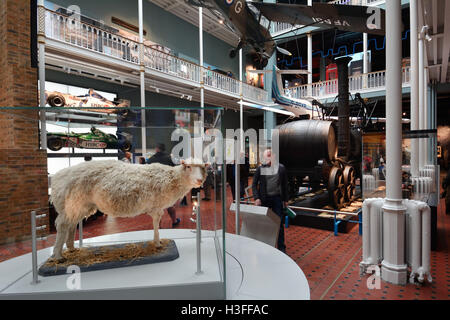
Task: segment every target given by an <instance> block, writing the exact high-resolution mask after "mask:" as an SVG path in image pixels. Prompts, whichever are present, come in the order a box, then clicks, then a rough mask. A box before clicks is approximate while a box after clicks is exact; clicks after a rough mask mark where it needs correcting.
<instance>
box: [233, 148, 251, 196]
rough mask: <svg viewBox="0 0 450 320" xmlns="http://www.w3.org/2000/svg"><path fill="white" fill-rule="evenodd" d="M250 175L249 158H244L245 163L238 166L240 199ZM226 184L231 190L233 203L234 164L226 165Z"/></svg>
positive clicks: (234, 193) (234, 186)
mask: <svg viewBox="0 0 450 320" xmlns="http://www.w3.org/2000/svg"><path fill="white" fill-rule="evenodd" d="M249 175H250V162H249V158H248V157H247V156H246V157H245V163H243V164H241V165H240V166H239V178H240V189H241V190H240V192H239V194H240V197H241V198H243V197H244V195H245V188H246V187H248V177H249ZM227 182H228V184H229V185H230V188H231V195H232V196H233V201H234V200H235V198H236V165H235V163H233V164H231V165H227Z"/></svg>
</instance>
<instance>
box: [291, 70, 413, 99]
mask: <svg viewBox="0 0 450 320" xmlns="http://www.w3.org/2000/svg"><path fill="white" fill-rule="evenodd" d="M410 77H411V72H410V68H409V67H406V68H403V72H402V84H403V86H408V85H409V81H410ZM348 81H349V89H350V92H351V93H357V92H360V93H363V92H368V91H376V90H384V89H385V87H386V71H377V72H371V73H367V74H360V75H356V76H352V77H350V78H349V80H348ZM308 91H310V92H308ZM285 92H286V95H288V96H290V97H292V98H296V99H302V98H306V97H311V98H315V99H324V98H329V97H334V96H336V95H338V80H337V79H334V80H328V81H323V82H317V83H313V84H311V85H308V84H305V85H300V86H297V87H290V88H287V89H285Z"/></svg>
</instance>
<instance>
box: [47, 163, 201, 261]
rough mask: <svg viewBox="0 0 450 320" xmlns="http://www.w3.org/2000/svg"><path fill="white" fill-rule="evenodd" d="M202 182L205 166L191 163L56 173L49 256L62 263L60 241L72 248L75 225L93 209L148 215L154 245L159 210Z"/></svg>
mask: <svg viewBox="0 0 450 320" xmlns="http://www.w3.org/2000/svg"><path fill="white" fill-rule="evenodd" d="M205 178H206V165H205V164H203V163H202V162H201V161H199V160H194V159H189V160H187V161H182V162H181V165H178V166H175V167H170V166H166V165H162V164H159V163H153V164H150V165H138V164H129V163H125V162H123V161H116V160H106V161H88V162H84V163H81V164H78V165H76V166H73V167H69V168H66V169H63V170H61V171H59V172H58V173H56V174H55V175H54V176H53V178H52V185H51V187H52V192H51V201H52V203H53V205H54V207H55V210H56V211H57V212H58V216H57V218H56V221H55V223H56V231H57V234H56V242H55V247H54V249H53V255H54V258H55V259H57V260H60V261H62V260H64V259H63V257H62V248H63V245H64V243H66V245H67V248H68V249H69V250H72V249H74V239H75V232H76V228H77V224H78V223H79V222H80V221H81V220H82V219H84V218H87V217H89V216H90V215H92V214H94V213H95V212H96V211H97V210H100V211H101V212H103V213H105V214H108V215H110V216H113V217H134V216H137V215H140V214H143V213H147V214H149V215H150V216H151V217H152V218H153V226H154V239H153V240H154V243H155V245H156V246H157V247H160V246H161V243H160V239H159V222H160V220H161V217H162V216H163V214H164V209H166V208H168V207H171V206H173V205H174V204H175V203H176V202H177V200H179V199H181V198H182V197H183V196H184V195H185V194H186V193H188V192H189V191H190V190H191V189H192V188H198V187H200V186H201V185H202V184H203V182H204V181H205Z"/></svg>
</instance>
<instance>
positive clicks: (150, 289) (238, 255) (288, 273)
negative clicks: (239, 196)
mask: <svg viewBox="0 0 450 320" xmlns="http://www.w3.org/2000/svg"><path fill="white" fill-rule="evenodd" d="M212 234H213V232H212V231H202V271H203V273H202V274H201V275H196V274H195V272H196V263H197V262H196V261H197V260H196V251H195V233H193V232H192V231H191V230H187V229H184V230H183V229H175V230H173V229H170V230H160V236H161V238H170V239H174V240H175V242H176V244H177V247H178V250H179V253H180V258H178V259H176V260H174V261H170V262H162V263H156V264H152V265H143V266H133V267H126V268H117V269H110V270H102V271H92V272H85V273H82V274H81V290H69V289H67V287H66V281H67V279H68V278H69V277H70V276H71V275H70V274H67V275H61V276H53V277H39V280H40V281H41V282H40V283H39V284H37V285H31V279H32V275H31V253H30V254H25V255H23V256H20V257H16V258H13V259H10V260H7V261H4V262H2V263H0V300H1V299H11V298H12V299H17V298H25V299H189V300H195V299H223V283H221V281H220V280H221V279H220V272H219V264H218V258H217V254H216V245H215V244H214V239H213V238H212ZM193 237H194V238H193ZM148 239H153V231H135V232H126V233H118V234H112V235H105V236H100V237H94V238H88V239H84V240H83V244H85V245H88V244H92V243H95V244H96V245H99V244H102V243H108V244H111V243H121V242H130V241H142V240H148ZM51 252H52V248H47V249H43V250H39V251H38V263H39V264H40V263H43V262H44V261H45V260H46V259H47V258H48V257H49V256H50V255H51ZM226 252H227V255H226V271H227V273H226V286H227V290H226V291H227V292H226V298H227V299H234V300H246V299H251V300H256V299H266V300H278V299H279V300H286V299H294V300H308V299H309V298H310V293H309V286H308V281H307V280H306V277H305V275H304V274H303V272H302V271H301V269H300V268H299V267H298V265H297V264H296V263H295V262H294V261H293V260H292V259H291V258H289V257H288V256H287V255H285V254H283V253H282V252H280V251H279V250H277V249H275V248H273V247H271V246H269V245H266V244H264V243H262V242H260V241H256V240H253V239H250V238H246V237H241V236H236V235H232V234H226ZM150 275H156V276H150ZM162 284H164V285H162ZM167 284H169V285H167Z"/></svg>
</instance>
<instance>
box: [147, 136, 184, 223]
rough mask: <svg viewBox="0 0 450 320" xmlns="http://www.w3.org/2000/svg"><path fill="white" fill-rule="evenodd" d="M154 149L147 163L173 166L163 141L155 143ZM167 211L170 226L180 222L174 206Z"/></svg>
mask: <svg viewBox="0 0 450 320" xmlns="http://www.w3.org/2000/svg"><path fill="white" fill-rule="evenodd" d="M155 150H156V153H155V154H154V155H153V156H152V157H150V158H149V159H148V160H147V164H152V163H161V164H164V165H166V166H171V167H174V166H175V164H174V163H173V161H172V159H171V157H170V155H169V154H167V153H166V152H165V151H166V146H165V145H164V144H163V143H158V144H157V145H156V148H155ZM167 212H168V213H169V216H170V218H171V219H172V228H173V227H176V226H177V225H178V224H180V221H181V219H180V218H177V211H176V209H175V206H172V207H169V208H167Z"/></svg>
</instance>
